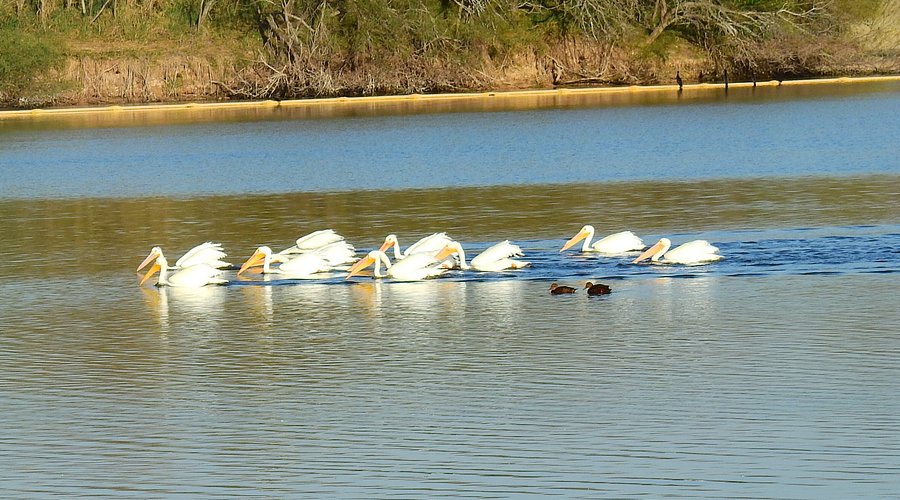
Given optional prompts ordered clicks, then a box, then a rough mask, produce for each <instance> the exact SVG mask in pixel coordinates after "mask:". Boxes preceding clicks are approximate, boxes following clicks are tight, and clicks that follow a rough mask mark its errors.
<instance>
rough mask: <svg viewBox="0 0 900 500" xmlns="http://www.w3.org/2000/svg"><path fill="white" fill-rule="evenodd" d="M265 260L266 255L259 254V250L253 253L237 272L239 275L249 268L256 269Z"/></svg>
mask: <svg viewBox="0 0 900 500" xmlns="http://www.w3.org/2000/svg"><path fill="white" fill-rule="evenodd" d="M265 260H266V254H264V253H262V252H260V251H259V250H257V251H255V252H253V255H251V256H250V258H249V259H247V262H244V264H243V265H242V266H241V269H240V270H239V271H238V272H237V273H238V275H240V274H241V273H242V272H244V271H246V270H247V269H250V268H251V267H256V266H260V265H262V263H263V262H264V261H265Z"/></svg>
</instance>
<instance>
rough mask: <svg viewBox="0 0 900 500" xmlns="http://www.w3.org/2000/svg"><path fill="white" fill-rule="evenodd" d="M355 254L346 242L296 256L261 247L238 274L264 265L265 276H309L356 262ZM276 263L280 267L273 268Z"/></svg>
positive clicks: (339, 242) (335, 243)
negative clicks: (276, 252) (275, 252)
mask: <svg viewBox="0 0 900 500" xmlns="http://www.w3.org/2000/svg"><path fill="white" fill-rule="evenodd" d="M355 254H356V252H355V251H354V250H353V247H352V246H350V245H349V244H347V243H346V242H344V241H337V242H334V243H331V244H328V245H325V246H323V247H319V248H317V249H315V250H311V251H308V252H305V253H301V254H298V255H296V256H290V255H282V254H280V253H279V254H273V253H272V249H271V248H269V247H267V246H261V247H259V248H257V249H256V251H255V252H254V253H253V255H251V256H250V258H249V259H247V261H246V262H244V264H243V265H242V266H241V269H240V270H239V271H238V274H239V275H240V274H241V273H243V272H244V271H246V270H247V269H250V268H251V267H256V266H259V265H260V264H262V267H263V269H262V272H263V273H264V274H270V273H272V274H288V275H293V276H309V275H312V274H315V273H324V272H328V271H333V270H335V269H339V268H340V266H341V265H342V264H346V263H348V262H352V261H354V260H356V255H355ZM274 263H279V264H280V265H279V266H278V267H277V268H273V267H271V265H272V264H274ZM344 269H346V268H344Z"/></svg>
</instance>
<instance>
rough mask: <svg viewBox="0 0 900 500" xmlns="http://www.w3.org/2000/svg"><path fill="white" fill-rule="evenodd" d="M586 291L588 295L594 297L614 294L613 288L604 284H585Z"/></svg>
mask: <svg viewBox="0 0 900 500" xmlns="http://www.w3.org/2000/svg"><path fill="white" fill-rule="evenodd" d="M584 288H585V290H587V294H588V295H591V296H594V295H609V294H610V293H612V288H610V287H609V285H604V284H603V283H597V284H596V285H595V284H593V283H591V282H590V281H588V282H587V283H585V284H584Z"/></svg>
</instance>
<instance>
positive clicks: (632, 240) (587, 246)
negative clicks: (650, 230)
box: [565, 224, 645, 255]
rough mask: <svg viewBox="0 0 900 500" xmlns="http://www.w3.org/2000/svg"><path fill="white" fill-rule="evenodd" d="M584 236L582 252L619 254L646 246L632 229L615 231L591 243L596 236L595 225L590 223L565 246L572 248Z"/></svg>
mask: <svg viewBox="0 0 900 500" xmlns="http://www.w3.org/2000/svg"><path fill="white" fill-rule="evenodd" d="M582 238H584V243H583V244H582V245H581V251H582V252H599V253H604V254H609V255H618V254H623V253H628V252H634V251H639V250H643V249H644V247H645V245H644V242H643V240H641V239H640V238H638V236H637V235H636V234H634V233H632V232H631V231H621V232H618V233H613V234H611V235H609V236H605V237H603V238H601V239H599V240H597V241H595V242H594V243H593V244H591V240H592V239H593V238H594V226H592V225H590V224H588V225H586V226H584V227H582V228H581V230H580V231H579V232H578V234H576V235H575V236H574V237H573V238H572V239H571V240H569V241H568V242H567V243H566V246H565V248H570V247H571V246H572V245H574V244H575V243H577V242H578V240H579V239H582Z"/></svg>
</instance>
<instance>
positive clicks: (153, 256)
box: [137, 252, 159, 271]
mask: <svg viewBox="0 0 900 500" xmlns="http://www.w3.org/2000/svg"><path fill="white" fill-rule="evenodd" d="M157 257H159V252H150V255H148V256H147V258H146V259H144V262H141V265H139V266H138V267H137V270H138V271H140V270H141V269H143V268H144V266H146V265H147V264H149V263H151V262H153V261H154V260H155V259H156V258H157Z"/></svg>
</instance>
